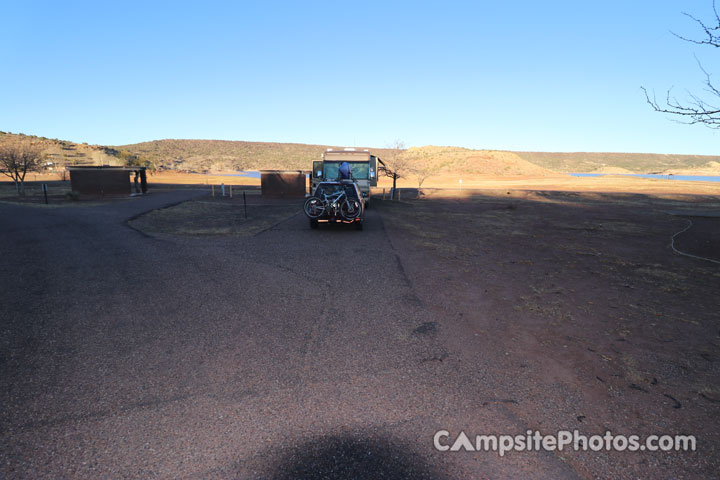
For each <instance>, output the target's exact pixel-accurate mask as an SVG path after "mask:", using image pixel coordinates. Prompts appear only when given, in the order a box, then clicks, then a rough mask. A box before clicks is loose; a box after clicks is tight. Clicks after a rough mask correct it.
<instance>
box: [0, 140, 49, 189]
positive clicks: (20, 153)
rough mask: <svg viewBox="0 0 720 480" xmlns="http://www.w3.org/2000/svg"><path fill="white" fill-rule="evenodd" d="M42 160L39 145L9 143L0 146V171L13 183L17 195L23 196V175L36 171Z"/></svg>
mask: <svg viewBox="0 0 720 480" xmlns="http://www.w3.org/2000/svg"><path fill="white" fill-rule="evenodd" d="M43 158H44V154H43V148H42V146H41V145H38V144H33V143H29V142H11V143H7V144H4V145H0V171H2V173H4V174H5V175H7V176H8V177H10V178H11V179H12V180H13V182H15V188H16V189H17V193H18V195H25V175H26V174H27V172H32V171H37V170H39V169H40V167H41V162H42V160H43Z"/></svg>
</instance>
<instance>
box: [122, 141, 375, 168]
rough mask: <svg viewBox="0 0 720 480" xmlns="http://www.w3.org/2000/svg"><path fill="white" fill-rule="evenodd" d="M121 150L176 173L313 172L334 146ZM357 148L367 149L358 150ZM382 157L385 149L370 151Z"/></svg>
mask: <svg viewBox="0 0 720 480" xmlns="http://www.w3.org/2000/svg"><path fill="white" fill-rule="evenodd" d="M117 148H119V149H123V150H128V151H130V152H133V153H138V154H141V155H143V156H145V157H147V158H149V159H150V160H152V161H153V162H154V163H156V164H157V165H162V166H165V167H166V168H172V169H177V170H196V171H204V170H214V171H221V170H259V169H293V170H294V169H302V170H310V169H311V168H312V163H311V162H312V161H313V160H319V159H320V158H321V156H322V153H323V152H324V151H325V150H326V149H328V148H341V147H338V146H331V145H306V144H302V143H270V142H241V141H229V140H154V141H152V142H142V143H135V144H132V145H121V146H119V147H117ZM357 148H358V149H362V148H367V147H357ZM370 150H371V151H372V152H373V153H377V154H378V155H380V156H382V154H383V153H384V152H385V151H386V150H384V149H375V148H373V149H370Z"/></svg>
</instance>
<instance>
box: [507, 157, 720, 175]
mask: <svg viewBox="0 0 720 480" xmlns="http://www.w3.org/2000/svg"><path fill="white" fill-rule="evenodd" d="M516 153H517V154H518V156H520V158H523V159H524V160H527V161H528V162H530V163H534V164H536V165H539V166H541V167H543V168H547V169H548V170H552V171H554V172H560V173H576V172H578V173H580V172H593V171H598V173H599V172H601V171H608V172H613V171H614V172H623V171H625V172H631V173H660V172H664V171H666V170H673V169H677V170H684V171H687V170H691V169H696V168H703V167H705V166H706V165H707V164H708V163H710V162H718V161H720V156H706V155H675V154H667V155H664V154H657V153H597V152H590V153H584V152H578V153H551V152H516Z"/></svg>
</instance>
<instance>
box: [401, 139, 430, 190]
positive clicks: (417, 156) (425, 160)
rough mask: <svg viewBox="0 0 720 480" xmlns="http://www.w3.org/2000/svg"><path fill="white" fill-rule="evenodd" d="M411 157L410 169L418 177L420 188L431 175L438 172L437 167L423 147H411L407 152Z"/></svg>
mask: <svg viewBox="0 0 720 480" xmlns="http://www.w3.org/2000/svg"><path fill="white" fill-rule="evenodd" d="M406 155H407V156H409V157H410V167H409V168H410V171H411V172H412V174H413V176H415V178H417V182H418V190H419V189H421V188H422V186H423V183H425V180H427V179H428V178H429V177H432V176H433V175H435V173H437V167H436V166H435V165H433V164H432V161H431V158H430V154H429V153H428V152H427V151H424V150H422V149H411V150H408V151H407V152H406Z"/></svg>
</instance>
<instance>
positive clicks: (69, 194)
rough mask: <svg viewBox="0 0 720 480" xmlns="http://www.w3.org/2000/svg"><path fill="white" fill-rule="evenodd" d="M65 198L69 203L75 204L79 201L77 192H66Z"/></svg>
mask: <svg viewBox="0 0 720 480" xmlns="http://www.w3.org/2000/svg"><path fill="white" fill-rule="evenodd" d="M65 198H66V199H68V200H70V201H73V202H77V201H78V200H80V194H79V193H78V192H67V193H66V194H65Z"/></svg>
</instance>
